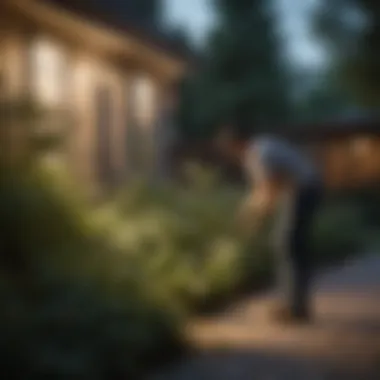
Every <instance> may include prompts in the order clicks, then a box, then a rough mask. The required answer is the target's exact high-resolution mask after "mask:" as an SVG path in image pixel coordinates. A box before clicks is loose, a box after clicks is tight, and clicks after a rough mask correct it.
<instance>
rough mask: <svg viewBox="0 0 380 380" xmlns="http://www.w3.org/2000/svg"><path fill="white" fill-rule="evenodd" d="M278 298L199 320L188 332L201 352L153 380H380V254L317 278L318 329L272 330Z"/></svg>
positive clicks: (262, 299) (249, 300)
mask: <svg viewBox="0 0 380 380" xmlns="http://www.w3.org/2000/svg"><path fill="white" fill-rule="evenodd" d="M272 300H273V297H272V295H271V294H270V293H268V294H265V295H263V296H261V297H256V296H255V297H251V298H247V299H246V300H244V301H242V302H239V303H238V304H236V305H233V306H231V307H230V308H229V309H228V310H226V311H225V312H224V313H221V314H219V315H218V316H213V317H210V318H209V319H206V318H203V319H201V320H196V321H193V322H192V323H191V324H189V326H188V329H187V331H186V334H187V336H188V339H189V340H190V343H192V344H193V345H194V346H195V347H196V348H198V349H199V353H198V354H197V355H196V356H194V357H193V358H187V359H186V360H185V361H184V362H183V363H180V364H178V365H176V366H175V367H174V368H171V369H169V370H168V371H166V372H164V373H161V374H159V375H157V376H154V377H153V378H152V380H164V379H165V380H203V379H204V380H206V379H207V380H213V379H220V380H301V379H302V380H335V379H338V380H339V379H344V380H351V379H352V380H361V379H363V380H372V379H373V380H375V379H376V380H379V379H380V255H368V256H367V257H365V258H362V259H360V260H357V261H353V262H348V263H346V264H345V265H344V266H342V267H341V268H339V269H334V270H331V271H330V272H328V273H325V274H324V275H323V276H320V278H318V279H317V280H316V283H315V297H314V301H315V315H316V319H315V322H314V323H313V324H312V325H310V326H307V327H306V326H304V327H286V328H285V327H280V326H275V325H273V324H270V323H269V322H268V320H267V318H266V310H267V307H268V304H270V303H271V302H272ZM376 374H377V376H376Z"/></svg>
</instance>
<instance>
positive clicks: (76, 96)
mask: <svg viewBox="0 0 380 380" xmlns="http://www.w3.org/2000/svg"><path fill="white" fill-rule="evenodd" d="M3 21H4V20H2V21H1V17H0V22H3ZM8 26H9V27H7V28H5V27H4V25H3V24H2V28H1V36H0V37H1V39H0V41H1V42H0V43H1V47H2V48H1V49H0V69H2V70H3V76H2V77H3V80H4V86H3V88H4V93H5V94H6V96H7V97H14V98H19V97H20V96H22V95H23V94H31V95H33V96H35V95H41V96H39V97H38V99H40V100H41V101H43V102H45V101H46V100H48V99H47V98H49V97H46V96H45V95H44V94H42V93H39V94H37V92H36V91H37V88H40V87H41V86H42V87H44V86H45V85H46V86H45V88H44V90H43V91H45V92H46V91H47V92H49V93H50V95H49V96H50V98H52V97H54V96H53V92H54V91H53V89H52V88H51V86H50V87H49V85H48V83H47V82H49V80H48V79H46V83H45V84H44V83H42V84H41V83H39V84H38V83H36V81H35V80H34V79H35V78H34V76H33V74H34V73H33V65H32V62H31V57H32V56H33V52H34V49H36V46H37V45H36V44H38V43H39V42H41V41H44V42H46V43H49V44H51V46H52V47H53V48H56V49H57V51H59V52H60V54H61V55H62V58H61V59H62V60H63V61H64V64H63V70H64V71H63V72H62V75H56V76H58V77H59V78H57V80H60V85H59V86H56V87H58V88H64V90H63V91H62V94H60V95H59V97H57V96H56V97H55V101H52V102H50V103H49V102H48V103H49V104H46V105H47V106H48V107H50V106H53V107H55V106H58V105H59V106H60V107H61V108H62V109H63V110H64V111H65V112H67V115H68V116H69V118H68V120H69V125H68V138H67V144H66V146H65V148H64V150H63V152H62V153H63V156H62V157H63V158H64V160H66V161H67V163H68V164H69V166H70V168H71V169H72V171H73V173H74V174H75V176H76V177H77V178H78V180H80V181H81V182H83V183H85V184H86V185H89V187H90V191H91V192H92V193H94V194H98V193H99V192H100V191H101V189H102V187H103V185H104V184H101V183H99V175H98V167H97V164H98V160H97V157H96V155H97V151H96V143H97V139H98V134H97V128H96V124H97V104H96V89H97V88H98V86H103V87H106V88H108V89H109V92H110V94H111V97H112V100H111V103H112V104H111V107H112V113H113V115H112V121H111V122H110V125H109V128H110V129H111V145H112V148H111V161H112V171H113V175H114V179H115V182H116V183H122V182H123V181H125V180H127V179H128V176H129V177H130V176H131V175H132V174H133V173H132V172H136V170H132V169H136V168H131V167H130V166H131V165H129V163H128V149H127V138H128V133H127V132H128V128H130V125H129V124H130V115H131V113H132V112H135V113H138V112H140V114H139V115H137V116H138V118H139V119H140V120H139V124H138V127H139V128H141V131H140V132H142V133H143V135H144V141H143V143H142V144H141V145H140V146H138V149H140V150H142V153H143V155H144V157H145V158H146V159H147V166H146V168H147V172H148V173H149V174H157V173H161V172H162V173H163V172H164V168H163V165H164V161H165V159H164V157H165V150H166V149H167V141H168V139H167V133H166V131H167V128H168V123H167V118H164V116H163V110H164V108H165V102H166V101H165V97H166V95H167V91H166V86H168V87H169V86H170V83H168V82H164V81H162V80H161V78H159V77H158V76H157V74H149V72H148V71H146V70H145V69H144V68H140V70H139V71H136V67H135V68H134V70H133V71H132V70H130V69H128V66H127V65H124V66H123V67H122V68H120V66H117V65H114V64H111V63H109V61H108V59H107V58H105V57H101V56H99V55H98V54H97V53H95V52H94V51H90V50H88V51H86V50H85V49H84V48H79V47H74V45H73V44H71V43H69V42H66V41H65V40H64V38H63V37H62V36H59V37H57V38H55V35H53V34H52V33H50V32H47V31H44V30H43V29H42V28H41V29H40V28H34V29H33V34H31V33H30V32H25V31H23V30H26V29H24V28H23V27H22V26H20V25H18V24H17V23H14V22H12V23H10V24H9V25H8ZM53 50H54V49H53ZM47 70H48V69H47ZM48 71H49V70H48ZM48 71H47V72H46V78H49V75H50V74H49V72H48ZM139 75H140V76H141V75H142V76H146V77H147V78H148V79H149V83H150V86H151V87H152V91H153V98H152V102H151V104H150V105H149V104H148V105H145V106H144V104H140V106H141V110H140V111H138V110H136V109H134V108H135V107H136V105H133V103H131V102H130V99H128V97H131V96H134V95H136V91H135V90H136V89H135V90H134V91H132V92H130V91H128V90H127V89H128V86H130V85H131V84H132V83H133V80H134V79H136V76H139ZM53 76H54V75H53ZM50 80H54V79H51V76H50ZM43 91H42V92H43ZM56 95H57V94H56ZM142 96H143V95H142ZM58 98H59V104H57V102H56V101H57V99H58ZM140 101H141V102H142V103H144V99H143V100H141V99H140ZM144 107H147V108H146V109H144ZM165 119H166V120H165ZM143 149H145V151H144V150H143Z"/></svg>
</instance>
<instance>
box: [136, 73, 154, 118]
mask: <svg viewBox="0 0 380 380" xmlns="http://www.w3.org/2000/svg"><path fill="white" fill-rule="evenodd" d="M133 92H134V97H135V99H134V106H135V107H136V110H135V112H136V116H137V118H138V119H139V120H141V121H150V120H151V119H152V117H153V112H154V86H153V83H152V81H151V80H149V78H148V77H146V76H139V77H137V78H136V79H135V80H134V83H133Z"/></svg>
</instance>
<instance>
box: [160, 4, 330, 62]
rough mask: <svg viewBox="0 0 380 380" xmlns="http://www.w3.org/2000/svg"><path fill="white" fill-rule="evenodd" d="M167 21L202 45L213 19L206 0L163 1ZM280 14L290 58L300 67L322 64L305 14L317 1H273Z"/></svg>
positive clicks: (321, 58) (321, 54)
mask: <svg viewBox="0 0 380 380" xmlns="http://www.w3.org/2000/svg"><path fill="white" fill-rule="evenodd" d="M164 1H165V5H166V18H167V20H168V22H170V23H173V24H175V25H182V26H184V27H185V28H186V29H187V30H188V31H189V32H190V33H191V35H192V37H193V38H194V40H195V41H196V42H198V43H202V41H203V40H204V38H205V35H206V34H207V32H208V30H209V29H210V28H211V27H212V26H213V24H214V22H215V17H214V15H213V13H212V11H211V10H210V9H209V8H208V6H207V4H208V1H209V0H164ZM277 3H278V11H279V13H280V15H281V19H282V25H281V26H280V27H281V29H283V30H284V34H285V36H286V37H287V41H288V46H287V47H286V50H287V52H288V54H289V55H290V59H291V60H292V61H293V62H294V63H295V64H299V65H301V66H318V65H320V64H321V63H322V62H323V51H322V48H321V47H320V46H319V44H318V43H317V41H315V40H313V38H312V33H311V31H310V22H309V20H308V15H309V14H310V12H311V11H312V10H313V8H314V7H315V5H316V3H317V0H277Z"/></svg>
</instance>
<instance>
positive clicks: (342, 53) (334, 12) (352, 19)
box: [315, 0, 380, 107]
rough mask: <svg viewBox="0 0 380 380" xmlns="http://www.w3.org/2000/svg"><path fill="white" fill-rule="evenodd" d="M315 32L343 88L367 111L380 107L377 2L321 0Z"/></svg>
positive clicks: (379, 26)
mask: <svg viewBox="0 0 380 380" xmlns="http://www.w3.org/2000/svg"><path fill="white" fill-rule="evenodd" d="M315 26H316V27H315V30H316V33H317V35H318V36H319V37H320V38H321V40H322V41H323V43H324V44H325V46H326V47H327V49H328V52H329V55H330V56H331V62H332V64H333V65H335V66H336V68H337V69H336V70H337V71H339V73H340V81H341V84H342V86H343V87H344V88H345V89H346V90H348V91H349V92H350V93H351V94H352V95H353V98H354V99H355V100H356V101H358V102H359V103H360V104H362V105H364V106H367V107H377V106H378V105H379V101H378V99H379V88H380V87H379V83H378V81H377V79H376V78H378V76H379V75H378V74H379V73H378V68H379V67H380V66H379V62H378V55H377V53H376V52H377V50H378V48H379V41H380V39H379V36H380V35H379V33H380V8H379V4H378V2H377V1H375V0H338V1H334V2H333V1H327V0H321V1H320V2H319V7H318V8H317V11H316V14H315Z"/></svg>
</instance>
